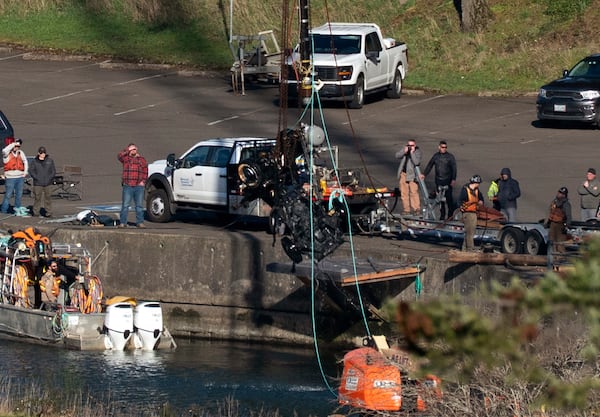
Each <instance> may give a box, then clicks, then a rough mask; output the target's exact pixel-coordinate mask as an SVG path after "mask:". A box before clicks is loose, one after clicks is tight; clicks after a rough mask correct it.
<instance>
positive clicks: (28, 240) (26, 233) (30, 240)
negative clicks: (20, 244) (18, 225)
mask: <svg viewBox="0 0 600 417" xmlns="http://www.w3.org/2000/svg"><path fill="white" fill-rule="evenodd" d="M12 238H13V239H22V240H23V241H24V242H25V246H27V247H28V248H30V249H31V248H33V247H35V244H36V243H38V242H41V243H43V244H44V245H48V244H50V239H49V238H48V236H44V235H42V234H41V233H39V232H36V231H35V230H34V228H33V227H28V228H27V229H25V230H19V231H18V232H15V233H13V234H12Z"/></svg>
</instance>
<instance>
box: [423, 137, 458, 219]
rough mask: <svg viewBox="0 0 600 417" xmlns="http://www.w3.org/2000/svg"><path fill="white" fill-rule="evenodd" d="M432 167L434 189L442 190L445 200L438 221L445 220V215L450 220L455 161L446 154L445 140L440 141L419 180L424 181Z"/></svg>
mask: <svg viewBox="0 0 600 417" xmlns="http://www.w3.org/2000/svg"><path fill="white" fill-rule="evenodd" d="M434 167H435V188H436V189H437V191H440V190H443V192H444V200H445V203H444V202H442V203H440V220H446V215H447V216H448V217H447V218H451V217H452V215H453V214H454V209H455V207H454V195H453V194H454V185H455V184H456V159H455V158H454V155H452V154H451V153H450V152H448V143H447V142H446V141H445V140H441V141H440V144H439V145H438V151H437V152H436V153H435V154H433V156H432V157H431V159H430V160H429V163H428V164H427V166H426V167H425V170H424V171H423V173H422V174H421V179H423V180H424V179H425V177H426V176H427V175H429V173H430V172H431V169H432V168H434ZM444 187H445V188H444ZM446 210H447V213H446Z"/></svg>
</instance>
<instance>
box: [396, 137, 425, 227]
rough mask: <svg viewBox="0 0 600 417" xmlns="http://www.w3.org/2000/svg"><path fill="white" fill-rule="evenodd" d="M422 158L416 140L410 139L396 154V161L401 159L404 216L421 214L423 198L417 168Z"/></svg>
mask: <svg viewBox="0 0 600 417" xmlns="http://www.w3.org/2000/svg"><path fill="white" fill-rule="evenodd" d="M421 157H422V154H421V149H419V147H418V146H417V143H416V141H415V140H414V139H409V140H408V142H407V143H406V146H405V147H404V148H402V150H401V151H398V152H396V159H400V165H398V180H399V183H400V198H401V199H402V214H403V215H404V216H408V215H411V214H412V215H419V214H421V197H420V196H419V184H418V182H417V180H418V178H417V175H418V173H417V167H418V166H419V165H420V164H421Z"/></svg>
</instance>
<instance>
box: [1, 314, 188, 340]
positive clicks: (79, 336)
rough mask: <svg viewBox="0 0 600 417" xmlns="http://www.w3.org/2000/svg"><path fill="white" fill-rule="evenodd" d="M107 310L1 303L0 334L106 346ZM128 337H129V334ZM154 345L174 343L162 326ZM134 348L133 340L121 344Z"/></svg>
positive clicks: (21, 338)
mask: <svg viewBox="0 0 600 417" xmlns="http://www.w3.org/2000/svg"><path fill="white" fill-rule="evenodd" d="M105 319H106V313H89V314H83V313H79V312H63V313H62V314H59V315H57V313H55V312H50V311H45V310H39V309H30V308H23V307H17V306H14V305H10V304H0V337H3V338H7V339H12V340H20V341H26V342H28V343H35V344H44V345H51V346H57V347H64V348H67V349H75V350H106V349H107V346H106V344H107V343H106V339H107V334H106V333H105V331H104V330H103V329H104V323H105ZM130 339H132V338H131V337H130ZM155 347H156V349H172V348H175V347H176V344H175V341H174V340H173V337H172V336H171V334H170V333H169V331H168V330H167V329H166V328H164V329H163V331H162V332H161V334H160V336H159V342H158V343H157V344H156V345H155ZM120 348H121V349H127V350H129V349H135V346H134V344H133V343H131V342H130V343H127V344H125V345H122V346H120Z"/></svg>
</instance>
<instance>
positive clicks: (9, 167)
mask: <svg viewBox="0 0 600 417" xmlns="http://www.w3.org/2000/svg"><path fill="white" fill-rule="evenodd" d="M6 171H25V163H24V162H23V158H21V155H20V152H19V153H17V156H15V155H14V154H13V153H12V152H11V153H9V154H8V161H7V162H6V163H5V164H4V172H6Z"/></svg>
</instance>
